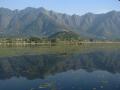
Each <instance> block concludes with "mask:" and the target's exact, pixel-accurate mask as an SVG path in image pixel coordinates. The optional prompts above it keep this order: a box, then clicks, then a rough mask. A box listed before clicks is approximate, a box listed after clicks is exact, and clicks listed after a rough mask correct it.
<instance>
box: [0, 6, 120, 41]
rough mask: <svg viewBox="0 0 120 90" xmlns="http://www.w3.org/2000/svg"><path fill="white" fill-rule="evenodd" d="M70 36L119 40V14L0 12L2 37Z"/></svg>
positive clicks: (1, 9)
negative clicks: (70, 33) (71, 34)
mask: <svg viewBox="0 0 120 90" xmlns="http://www.w3.org/2000/svg"><path fill="white" fill-rule="evenodd" d="M63 32H72V33H74V34H76V35H79V36H80V37H86V38H95V39H120V12H117V11H111V12H108V13H105V14H93V13H87V14H85V15H82V16H79V15H67V14H62V13H57V12H54V11H48V10H46V9H44V8H37V9H36V8H31V7H28V8H26V9H24V10H20V11H19V10H14V11H12V10H9V9H6V8H0V36H1V37H50V36H52V35H55V34H56V33H63Z"/></svg>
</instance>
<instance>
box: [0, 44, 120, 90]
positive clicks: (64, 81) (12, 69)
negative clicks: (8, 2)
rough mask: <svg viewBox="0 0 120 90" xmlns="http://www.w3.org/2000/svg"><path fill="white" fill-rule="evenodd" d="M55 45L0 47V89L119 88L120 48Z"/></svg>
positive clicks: (87, 89)
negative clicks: (59, 46) (61, 46)
mask: <svg viewBox="0 0 120 90" xmlns="http://www.w3.org/2000/svg"><path fill="white" fill-rule="evenodd" d="M88 46H89V45H88ZM57 49H58V47H44V48H0V56H1V57H0V90H120V48H115V47H111V48H106V47H103V48H98V47H95V48H93V47H92V48H90V47H84V48H81V47H80V48H78V47H77V48H75V47H74V48H73V47H63V48H59V49H58V51H59V52H58V51H57ZM41 52H42V53H41ZM43 52H44V53H43Z"/></svg>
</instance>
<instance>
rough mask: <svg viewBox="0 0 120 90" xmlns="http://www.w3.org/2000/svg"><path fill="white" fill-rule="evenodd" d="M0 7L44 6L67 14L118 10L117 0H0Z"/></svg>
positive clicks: (118, 2) (119, 4)
mask: <svg viewBox="0 0 120 90" xmlns="http://www.w3.org/2000/svg"><path fill="white" fill-rule="evenodd" d="M0 7H4V8H9V9H12V10H14V9H19V10H21V9H24V8H26V7H35V8H39V7H44V8H45V9H48V10H53V11H57V12H61V13H67V14H78V15H83V14H85V13H88V12H92V13H96V14H98V13H106V12H109V11H111V10H116V11H120V1H118V0H0Z"/></svg>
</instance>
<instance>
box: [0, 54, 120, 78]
mask: <svg viewBox="0 0 120 90" xmlns="http://www.w3.org/2000/svg"><path fill="white" fill-rule="evenodd" d="M119 59H120V52H91V53H86V54H80V53H77V54H71V55H61V54H50V55H45V54H44V55H31V56H16V57H4V58H0V79H8V78H11V77H13V76H17V77H26V78H28V79H34V78H44V77H45V76H47V75H50V74H55V73H60V72H65V71H68V70H71V69H73V70H78V69H85V70H86V71H88V72H92V71H94V70H106V71H109V72H111V73H116V72H120V60H119Z"/></svg>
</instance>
